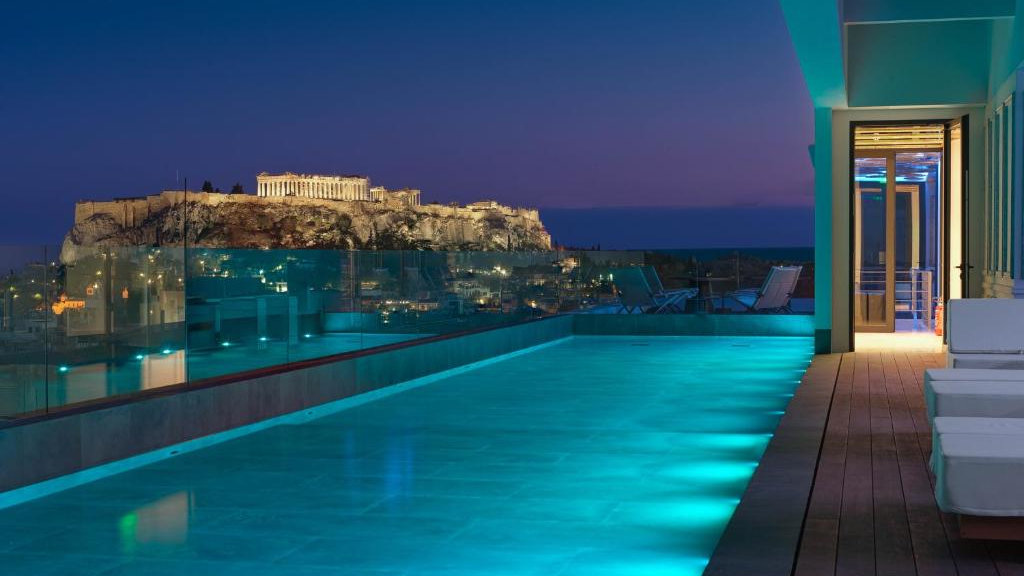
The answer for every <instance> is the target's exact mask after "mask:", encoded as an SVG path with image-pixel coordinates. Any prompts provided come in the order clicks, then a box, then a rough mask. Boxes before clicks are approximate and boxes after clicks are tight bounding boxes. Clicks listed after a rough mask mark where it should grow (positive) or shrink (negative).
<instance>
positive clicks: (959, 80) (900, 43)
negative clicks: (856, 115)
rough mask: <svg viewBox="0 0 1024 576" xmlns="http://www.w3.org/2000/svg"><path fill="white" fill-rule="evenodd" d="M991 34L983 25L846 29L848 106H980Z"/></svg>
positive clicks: (984, 95) (974, 22) (956, 23)
mask: <svg viewBox="0 0 1024 576" xmlns="http://www.w3.org/2000/svg"><path fill="white" fill-rule="evenodd" d="M991 32H992V24H991V22H989V21H988V20H961V21H949V22H911V23H897V24H880V25H871V26H849V27H848V28H847V32H846V40H847V85H848V88H849V101H850V106H858V107H859V106H925V105H949V104H980V103H983V102H985V101H986V100H987V96H988V89H989V86H988V84H989V62H990V60H991V56H992V53H991V49H990V46H991Z"/></svg>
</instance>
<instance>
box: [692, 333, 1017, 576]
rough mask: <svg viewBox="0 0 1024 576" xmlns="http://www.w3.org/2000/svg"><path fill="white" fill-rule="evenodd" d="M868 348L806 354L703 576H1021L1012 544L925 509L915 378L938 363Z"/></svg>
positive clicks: (926, 450) (927, 475)
mask: <svg viewBox="0 0 1024 576" xmlns="http://www.w3.org/2000/svg"><path fill="white" fill-rule="evenodd" d="M878 342H879V343H880V344H881V345H876V346H871V345H865V346H863V347H862V351H860V352H853V353H847V354H833V355H819V356H816V357H815V359H814V362H813V363H812V365H811V367H810V368H809V369H808V372H807V375H806V376H805V378H804V384H803V386H801V388H800V390H799V391H798V392H797V396H796V397H795V398H794V401H793V402H792V403H791V404H790V408H789V410H788V411H787V414H786V416H785V418H784V419H783V422H782V424H781V425H780V427H779V429H778V430H777V431H776V439H777V440H776V441H775V442H773V444H772V445H771V446H770V447H769V452H768V453H767V454H766V455H765V457H764V458H763V459H762V465H761V468H760V469H759V470H758V472H757V473H756V474H755V476H754V478H753V479H752V481H751V484H750V487H749V488H748V491H747V494H746V495H745V497H744V502H743V503H741V505H740V507H739V509H738V510H737V513H736V515H735V516H734V517H733V521H732V524H730V526H729V528H728V529H727V531H726V534H725V536H724V537H723V539H722V541H721V542H720V544H719V549H718V551H717V552H716V555H715V556H714V558H713V559H712V562H711V566H710V568H709V570H708V571H707V572H706V574H708V575H709V576H710V575H718V576H721V575H726V574H728V575H732V574H736V575H739V574H755V573H756V574H778V575H780V576H781V575H785V574H792V575H793V576H822V575H829V574H835V575H837V576H847V575H848V576H870V575H873V574H892V575H908V576H911V575H919V576H930V575H946V576H954V575H964V576H968V575H970V576H974V575H991V576H1007V575H1012V574H1024V546H1022V545H1021V544H1020V543H1019V542H1006V541H983V540H966V539H963V538H961V537H960V536H959V532H958V525H957V519H956V517H955V515H951V514H946V513H943V512H942V511H940V510H939V509H938V506H937V505H936V502H935V497H934V492H933V489H934V483H935V478H934V476H933V475H932V473H931V471H930V470H929V466H928V461H929V458H930V457H931V447H932V436H931V429H930V427H929V424H928V419H927V416H926V412H925V402H924V396H923V381H924V371H925V370H926V369H928V368H933V367H944V366H945V364H946V360H945V356H944V354H942V353H937V352H935V351H934V350H935V347H934V345H931V344H924V345H921V344H918V345H917V346H916V347H913V348H911V347H908V348H907V349H897V350H895V351H894V350H893V349H892V346H890V345H886V344H884V341H883V340H878ZM918 342H922V340H918ZM798 436H799V437H800V440H799V441H798V440H797V438H796V437H798ZM819 440H820V442H819ZM773 502H774V503H775V504H776V505H775V506H774V507H773V506H772V505H771V504H772V503H773ZM780 502H781V505H780V504H779V503H780ZM780 506H781V507H780ZM794 510H795V511H797V513H796V515H795V516H794V514H793V513H794ZM755 534H756V535H757V538H756V539H755V538H754V535H755Z"/></svg>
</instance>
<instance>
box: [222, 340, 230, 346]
mask: <svg viewBox="0 0 1024 576" xmlns="http://www.w3.org/2000/svg"><path fill="white" fill-rule="evenodd" d="M220 345H221V346H223V347H225V348H227V347H228V346H231V342H228V341H226V340H225V341H224V342H221V343H220Z"/></svg>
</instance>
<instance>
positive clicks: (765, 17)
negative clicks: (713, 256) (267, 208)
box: [0, 0, 813, 247]
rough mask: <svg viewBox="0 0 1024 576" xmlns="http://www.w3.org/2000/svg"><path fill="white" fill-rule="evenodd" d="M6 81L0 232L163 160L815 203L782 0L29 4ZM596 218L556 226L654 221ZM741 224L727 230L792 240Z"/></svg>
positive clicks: (573, 201) (546, 197) (634, 237)
mask: <svg viewBox="0 0 1024 576" xmlns="http://www.w3.org/2000/svg"><path fill="white" fill-rule="evenodd" d="M0 78H2V80H0V82H2V83H0V135H2V136H0V179H2V180H0V183H2V186H3V192H2V194H0V201H2V203H0V243H4V244H17V243H29V242H46V241H50V242H55V241H59V239H60V238H61V237H62V236H63V233H64V232H65V231H66V229H67V228H68V227H69V226H70V223H71V219H72V216H73V202H74V201H75V200H78V199H83V198H95V199H106V198H111V197H116V196H138V195H145V194H150V193H155V192H158V191H159V190H160V189H163V188H172V187H174V186H175V177H176V174H180V175H181V176H187V177H188V178H189V184H190V187H192V186H194V187H198V185H199V184H200V183H201V182H202V180H204V179H209V180H212V181H213V183H214V184H215V185H216V186H219V187H220V188H222V189H227V188H230V186H231V184H233V183H234V182H235V181H241V182H242V183H243V184H244V185H245V187H246V189H247V190H249V191H250V192H252V191H253V190H254V188H255V175H256V173H257V172H259V171H261V170H267V171H284V170H293V171H297V172H298V171H305V172H321V173H336V172H340V173H359V174H368V175H369V176H370V177H371V178H372V181H373V182H374V183H375V184H382V185H385V186H391V187H401V186H410V187H416V188H420V189H422V190H423V194H424V199H425V201H432V200H437V201H441V202H448V201H452V200H457V201H460V202H466V201H472V200H476V199H481V198H493V199H496V200H499V201H501V202H504V203H507V204H513V205H531V206H538V207H540V208H541V209H542V212H541V214H542V217H543V215H544V211H543V209H544V208H559V209H565V208H602V207H616V206H630V207H643V208H644V209H642V210H631V211H629V212H628V214H633V215H636V214H643V213H644V212H645V211H647V210H648V209H649V208H650V207H662V206H664V207H673V208H674V209H675V210H673V211H672V212H673V213H678V214H679V215H680V218H682V219H684V220H685V219H686V218H687V217H686V215H687V214H691V215H692V214H705V213H707V211H708V210H710V211H711V212H715V213H721V214H725V215H726V216H724V217H723V219H722V220H721V222H724V223H725V224H724V225H726V226H728V222H729V218H728V214H729V211H730V210H732V209H737V210H746V211H747V212H749V208H750V207H751V206H753V205H759V206H783V207H792V210H793V214H809V212H808V210H807V207H808V206H810V204H811V202H812V171H811V165H810V161H809V159H808V153H807V145H808V144H809V143H810V142H811V140H812V137H813V130H812V128H813V125H812V121H813V117H812V110H811V104H810V99H809V97H808V95H807V90H806V88H805V86H804V83H803V80H802V78H801V75H800V70H799V66H798V64H797V61H796V55H795V53H794V50H793V48H792V45H791V43H790V40H789V37H788V34H787V31H786V27H785V22H784V20H783V18H782V14H781V11H780V9H779V7H778V4H777V2H775V1H774V0H715V1H713V2H700V3H698V2H693V1H681V0H666V1H660V0H650V1H644V0H641V1H635V0H634V1H614V2H611V1H600V2H594V1H592V0H591V1H584V0H581V1H552V0H547V1H533V0H517V1H516V2H490V1H469V0H467V1H447V0H433V1H430V2H423V1H413V0H406V1H400V0H365V1H338V2H303V1H300V0H292V1H259V0H249V1H245V2H228V1H218V2H196V1H185V2H174V3H171V2H140V1H136V0H133V1H130V2H103V1H100V2H56V3H54V2H47V3H41V2H40V3H35V2H22V3H19V4H18V6H17V7H6V8H5V10H4V13H3V17H2V18H0ZM687 208H689V209H694V208H699V210H686V209H687ZM591 212H594V211H589V210H588V211H579V212H573V211H566V210H559V211H558V217H557V221H558V222H568V223H570V224H571V223H573V222H575V223H576V225H572V226H570V225H566V224H558V225H557V226H555V222H552V223H551V225H549V227H550V228H552V230H551V232H552V233H553V234H554V236H555V237H556V239H562V240H563V241H568V242H587V243H590V242H591V241H593V242H602V243H603V245H605V246H619V247H630V245H631V244H636V243H637V242H641V240H640V239H641V238H642V237H643V234H642V232H643V229H644V228H645V227H647V226H649V224H647V223H646V222H645V218H644V217H643V216H636V217H626V216H624V217H623V222H622V223H621V225H620V226H617V228H618V229H617V230H609V231H607V232H605V231H602V233H601V234H600V235H598V234H594V233H593V231H592V230H590V231H588V232H587V235H586V236H579V237H576V236H574V234H575V232H572V231H571V230H575V229H581V228H582V229H586V226H585V225H580V224H581V223H585V222H587V221H588V220H587V218H589V217H590V216H589V213H591ZM600 212H601V214H602V215H603V216H602V217H601V218H600V219H597V220H595V222H597V221H600V222H606V221H607V220H608V219H607V212H606V211H600ZM624 214H626V213H624ZM574 215H578V218H577V217H576V216H574ZM690 220H693V221H692V222H682V223H681V228H685V229H686V230H692V231H693V238H694V239H698V238H701V237H705V236H702V235H701V233H700V232H701V230H704V231H705V232H707V231H708V230H707V226H708V224H707V223H706V222H704V221H705V220H706V219H704V218H699V217H691V218H690ZM805 220H806V221H807V222H806V230H802V232H803V233H805V236H801V237H806V238H807V240H808V242H806V243H809V240H810V237H811V233H810V221H809V216H808V217H806V218H805V217H803V216H801V217H799V218H798V221H799V222H804V221H805ZM702 222H704V223H702ZM754 222H755V224H754V225H753V226H751V225H749V224H747V222H746V221H744V225H743V226H742V227H739V226H737V227H736V228H742V229H737V230H736V231H735V236H736V238H737V245H749V244H751V243H761V244H767V245H771V244H775V245H778V244H792V243H793V242H794V241H793V240H792V239H790V238H789V237H786V238H782V237H781V236H777V235H776V232H775V231H776V229H777V226H776V221H775V220H774V219H773V218H765V219H764V222H762V223H760V224H756V222H757V218H754ZM721 226H722V224H721V223H718V224H716V225H715V228H716V229H718V228H721ZM796 226H798V227H799V226H800V224H797V225H796ZM718 231H719V232H721V230H718ZM789 232H792V230H790V231H789ZM728 239H729V237H726V240H728ZM668 241H671V239H669V240H668ZM695 241H696V240H689V239H688V237H687V236H686V235H685V234H683V235H681V236H680V237H679V242H680V243H689V245H690V246H693V245H694V242H695Z"/></svg>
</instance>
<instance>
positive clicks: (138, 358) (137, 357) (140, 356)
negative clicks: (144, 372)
mask: <svg viewBox="0 0 1024 576" xmlns="http://www.w3.org/2000/svg"><path fill="white" fill-rule="evenodd" d="M143 358H145V356H143V355H142V354H136V355H135V359H136V360H142V359H143Z"/></svg>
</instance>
